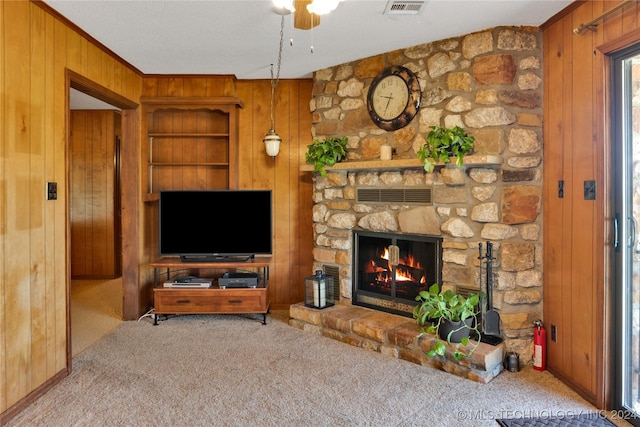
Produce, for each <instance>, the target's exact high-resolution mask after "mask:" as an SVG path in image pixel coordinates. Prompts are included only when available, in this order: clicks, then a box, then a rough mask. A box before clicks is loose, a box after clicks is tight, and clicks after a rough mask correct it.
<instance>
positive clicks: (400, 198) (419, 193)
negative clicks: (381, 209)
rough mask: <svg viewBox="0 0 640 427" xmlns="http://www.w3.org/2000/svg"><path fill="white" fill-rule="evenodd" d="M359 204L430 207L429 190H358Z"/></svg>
mask: <svg viewBox="0 0 640 427" xmlns="http://www.w3.org/2000/svg"><path fill="white" fill-rule="evenodd" d="M356 200H357V201H358V202H359V203H380V204H383V203H412V204H421V205H431V204H432V201H431V188H424V187H422V188H358V190H357V192H356Z"/></svg>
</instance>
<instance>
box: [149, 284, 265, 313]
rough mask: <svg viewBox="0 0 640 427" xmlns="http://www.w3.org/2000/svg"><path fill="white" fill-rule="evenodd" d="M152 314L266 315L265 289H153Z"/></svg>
mask: <svg viewBox="0 0 640 427" xmlns="http://www.w3.org/2000/svg"><path fill="white" fill-rule="evenodd" d="M153 302H154V308H155V312H156V313H166V314H169V313H221V314H224V313H266V312H267V310H268V308H269V304H268V303H267V298H266V289H243V290H219V289H215V290H214V289H208V290H195V291H194V290H182V289H181V290H167V289H154V298H153Z"/></svg>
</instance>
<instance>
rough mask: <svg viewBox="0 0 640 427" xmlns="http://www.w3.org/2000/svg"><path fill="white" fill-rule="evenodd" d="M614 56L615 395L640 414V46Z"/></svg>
mask: <svg viewBox="0 0 640 427" xmlns="http://www.w3.org/2000/svg"><path fill="white" fill-rule="evenodd" d="M612 60H613V62H612V65H613V72H612V87H613V102H612V106H613V111H612V113H613V114H612V117H613V120H612V123H613V165H612V168H611V170H612V172H613V174H614V176H613V177H612V178H613V184H614V204H615V206H614V212H615V218H614V239H613V244H614V247H615V260H614V261H615V262H614V265H615V283H614V294H615V304H616V310H615V313H616V319H615V322H616V324H615V329H614V331H615V339H616V342H615V353H616V360H615V377H616V378H615V384H616V393H615V396H616V403H617V406H618V408H620V409H622V410H624V411H627V412H628V415H629V416H628V417H625V418H632V417H634V416H637V415H638V414H639V413H640V339H639V338H640V240H639V239H638V234H637V233H638V221H639V219H640V45H638V46H634V47H632V48H628V49H625V50H624V51H622V52H619V53H617V54H616V55H614V56H613V57H612ZM629 421H634V420H631V419H630V420H629Z"/></svg>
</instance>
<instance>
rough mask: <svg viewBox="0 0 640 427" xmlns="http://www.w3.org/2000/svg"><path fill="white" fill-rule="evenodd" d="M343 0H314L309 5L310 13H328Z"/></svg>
mask: <svg viewBox="0 0 640 427" xmlns="http://www.w3.org/2000/svg"><path fill="white" fill-rule="evenodd" d="M340 1H341V0H313V1H312V2H311V4H310V5H307V10H308V11H309V13H315V14H316V15H326V14H327V13H329V12H331V11H333V10H334V9H335V8H336V7H338V4H339V3H340Z"/></svg>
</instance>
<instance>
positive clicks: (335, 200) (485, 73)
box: [292, 27, 543, 364]
mask: <svg viewBox="0 0 640 427" xmlns="http://www.w3.org/2000/svg"><path fill="white" fill-rule="evenodd" d="M541 43H542V32H541V31H540V30H539V29H538V28H536V27H496V28H491V29H487V30H483V31H480V32H477V33H472V34H468V35H462V36H459V37H454V38H450V39H446V40H440V41H436V42H433V43H428V44H424V45H418V46H413V47H409V48H406V49H400V50H396V51H392V52H388V53H385V54H381V55H377V56H374V57H369V58H364V59H361V60H356V61H353V62H350V63H345V64H341V65H337V66H335V67H330V68H327V69H324V70H320V71H317V72H316V73H314V89H313V96H312V100H311V103H310V109H311V111H312V114H313V129H312V133H313V135H314V138H315V139H319V140H322V139H324V138H326V137H330V136H339V137H342V136H347V137H348V138H349V143H348V150H349V155H348V159H346V161H343V162H342V163H338V164H337V165H335V166H333V167H332V168H330V169H329V173H328V175H327V177H326V178H325V177H321V176H320V175H319V174H313V180H314V181H313V184H314V192H313V201H314V207H313V222H314V226H313V227H314V228H313V233H314V249H313V255H314V266H313V267H314V268H313V270H316V269H325V268H331V270H332V271H337V272H338V273H337V276H338V283H339V293H338V294H339V295H337V296H336V297H337V301H336V309H340V308H345V306H346V307H347V308H359V307H352V306H351V297H352V295H351V291H352V278H353V277H352V271H351V269H352V266H351V263H352V260H351V258H352V255H353V254H352V252H353V248H352V247H351V246H352V240H351V239H352V230H353V229H363V230H370V231H382V232H394V233H410V234H425V235H433V236H441V237H442V238H443V246H442V248H443V269H442V286H443V287H449V288H454V289H455V288H458V287H463V288H466V289H474V288H475V289H478V288H479V282H478V280H479V277H478V267H479V266H478V244H479V243H482V242H486V241H489V240H490V241H492V242H493V244H494V256H495V257H496V259H495V261H494V263H493V270H494V274H493V279H494V284H495V285H494V288H493V290H494V292H493V297H494V307H495V309H496V310H497V311H498V312H499V314H500V320H501V322H500V326H501V333H502V336H503V338H504V340H505V342H504V344H505V349H506V350H509V351H515V352H517V353H518V354H519V355H520V361H521V363H522V364H527V363H530V362H529V361H530V360H531V355H532V350H533V345H532V338H533V322H534V321H535V320H538V319H542V267H543V266H542V243H543V242H542V218H541V216H540V213H541V208H542V202H541V199H542V180H543V175H542V171H543V169H542V137H543V133H542V77H543V75H542V67H541V62H542V53H541ZM390 65H402V66H405V67H407V68H409V69H411V70H412V71H413V72H414V73H415V74H416V75H417V76H418V79H419V82H420V87H421V90H422V97H421V101H420V110H419V112H418V115H417V116H416V117H415V118H414V119H413V121H412V122H411V123H409V125H408V126H406V127H404V128H402V129H399V130H397V131H394V132H386V131H382V130H381V129H379V128H377V127H376V126H375V125H374V124H373V123H372V122H371V120H370V118H369V117H368V112H367V108H366V96H367V91H368V88H369V86H370V83H371V81H372V80H373V78H374V77H375V76H376V75H377V74H378V73H380V72H381V71H382V70H383V69H384V68H385V67H387V66H390ZM432 125H445V126H455V125H459V126H461V127H463V128H465V129H466V130H467V131H468V132H469V133H470V134H471V135H473V136H474V137H475V144H474V152H473V153H472V155H469V156H465V161H464V163H465V165H464V167H463V168H462V169H458V168H456V167H450V166H447V167H438V168H436V171H435V172H434V173H426V172H425V171H424V170H423V169H422V167H421V164H420V162H419V161H418V159H417V158H416V155H415V152H416V150H417V149H418V148H419V147H421V146H422V144H423V143H424V142H425V136H426V133H427V132H428V131H429V129H430V128H429V127H430V126H432ZM383 144H388V145H391V147H392V149H393V153H394V154H393V158H392V160H389V161H381V160H379V158H380V146H381V145H383ZM301 170H302V171H303V173H304V172H307V171H312V167H311V166H310V165H303V166H302V168H301ZM420 186H426V187H430V188H431V190H432V196H433V197H432V203H431V204H429V205H427V204H424V205H413V204H401V203H396V204H393V203H389V204H386V205H383V204H373V203H360V202H356V197H355V194H356V190H357V189H358V188H362V187H369V188H416V187H420ZM292 311H296V310H292ZM295 320H296V319H295V318H294V319H293V321H295ZM403 320H409V321H411V320H412V319H407V318H403ZM316 326H317V325H316Z"/></svg>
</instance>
